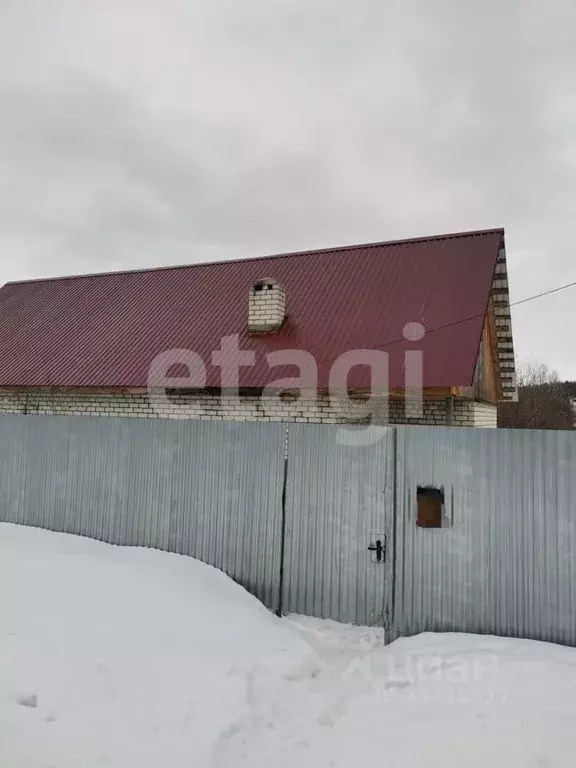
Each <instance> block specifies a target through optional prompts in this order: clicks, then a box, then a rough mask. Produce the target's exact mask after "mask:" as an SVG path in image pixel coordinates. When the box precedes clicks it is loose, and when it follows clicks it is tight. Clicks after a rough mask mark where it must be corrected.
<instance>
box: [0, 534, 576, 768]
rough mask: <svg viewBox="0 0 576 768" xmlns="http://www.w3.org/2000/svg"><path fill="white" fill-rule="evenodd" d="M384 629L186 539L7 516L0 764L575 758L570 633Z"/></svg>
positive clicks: (398, 764)
mask: <svg viewBox="0 0 576 768" xmlns="http://www.w3.org/2000/svg"><path fill="white" fill-rule="evenodd" d="M382 639H383V638H382V636H381V633H380V632H379V631H378V630H368V629H362V628H358V627H350V626H344V625H339V624H336V623H334V622H327V621H319V620H314V619H307V618H303V617H298V616H292V617H289V618H287V619H284V620H279V619H277V618H275V617H274V616H272V615H271V614H269V613H268V612H267V611H266V610H265V609H264V608H263V607H262V606H261V605H260V604H259V603H258V602H257V601H256V600H255V599H254V598H252V597H251V596H250V595H248V594H247V593H246V592H245V591H244V590H243V589H242V588H241V587H239V586H238V585H236V584H234V583H233V582H232V581H230V580H229V579H228V578H227V577H225V576H224V575H223V574H221V573H220V572H219V571H216V570H215V569H213V568H210V567H208V566H205V565H203V564H201V563H199V562H197V561H194V560H191V559H188V558H184V557H180V556H178V555H170V554H166V553H161V552H156V551H153V550H143V549H122V548H118V547H111V546H108V545H105V544H101V543H98V542H94V541H90V540H88V539H82V538H77V537H72V536H66V535H62V534H54V533H49V532H46V531H40V530H36V529H25V528H19V527H16V526H11V525H0V766H2V768H17V767H22V768H24V766H25V767H26V768H39V767H40V766H42V768H68V766H70V767H71V766H74V768H77V766H82V767H83V768H93V767H95V766H110V767H114V768H115V767H116V766H117V767H118V768H120V767H121V768H127V766H139V768H148V767H149V766H150V767H151V766H154V768H157V766H160V765H161V766H164V765H165V766H170V768H180V766H186V767H187V768H189V767H190V766H201V767H204V766H216V767H218V766H251V768H264V767H266V768H268V767H274V766H291V767H292V766H297V768H309V767H310V768H311V767H312V766H314V768H323V767H324V766H326V768H328V766H330V767H331V768H340V767H343V766H346V768H349V766H351V765H365V764H366V765H367V764H368V763H369V761H370V763H374V764H379V765H389V766H392V767H393V768H404V767H406V768H408V767H410V768H412V767H413V766H418V767H419V768H429V767H432V766H434V767H435V766H438V767H439V766H442V768H451V766H459V767H460V766H463V765H465V766H466V767H467V768H475V767H476V766H483V768H484V767H485V766H486V765H490V767H491V768H498V767H499V766H502V767H504V766H506V768H529V767H530V766H535V767H536V766H537V767H538V768H550V767H552V766H563V767H564V766H571V765H573V764H574V760H575V758H574V734H573V727H572V723H573V721H574V717H575V713H576V650H572V649H568V648H561V647H558V646H553V645H547V644H544V643H534V642H529V641H518V640H506V639H499V638H492V637H485V638H481V637H474V636H470V635H431V634H426V635H421V636H419V637H416V638H409V639H401V640H398V641H397V642H395V643H393V644H392V645H391V646H388V647H384V646H383V643H382Z"/></svg>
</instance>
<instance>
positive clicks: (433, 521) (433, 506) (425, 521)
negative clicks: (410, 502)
mask: <svg viewBox="0 0 576 768" xmlns="http://www.w3.org/2000/svg"><path fill="white" fill-rule="evenodd" d="M416 499H417V502H418V517H417V518H416V525H417V526H419V527H420V528H442V520H443V517H444V490H443V489H442V488H430V487H422V486H420V485H419V486H418V490H417V493H416Z"/></svg>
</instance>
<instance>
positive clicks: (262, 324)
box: [248, 279, 286, 331]
mask: <svg viewBox="0 0 576 768" xmlns="http://www.w3.org/2000/svg"><path fill="white" fill-rule="evenodd" d="M260 282H261V283H264V284H263V285H262V287H261V290H257V289H256V288H257V286H258V285H259V283H257V284H256V286H254V287H253V288H252V290H251V291H250V298H249V300H248V328H249V330H251V331H266V330H274V329H277V328H280V326H281V325H282V323H283V321H284V315H285V310H286V294H285V291H284V288H283V286H281V285H280V284H279V283H278V282H277V281H276V280H273V279H270V280H264V281H260ZM269 286H271V287H269Z"/></svg>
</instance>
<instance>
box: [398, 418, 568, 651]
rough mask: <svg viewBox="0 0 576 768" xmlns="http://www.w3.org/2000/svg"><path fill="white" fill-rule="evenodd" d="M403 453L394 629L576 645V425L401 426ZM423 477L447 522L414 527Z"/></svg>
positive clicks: (399, 441) (399, 442) (399, 438)
mask: <svg viewBox="0 0 576 768" xmlns="http://www.w3.org/2000/svg"><path fill="white" fill-rule="evenodd" d="M397 460H398V465H397V476H398V489H397V499H398V507H397V509H398V519H397V585H396V595H397V601H396V617H397V624H398V629H399V630H400V631H401V632H403V633H406V634H413V633H417V632H421V631H425V630H437V631H458V632H482V633H493V634H501V635H510V636H519V637H529V638H533V639H540V640H549V641H555V642H561V643H568V644H576V588H575V586H574V584H575V570H574V569H575V566H576V433H573V432H528V431H520V430H490V429H484V430H483V429H450V428H437V427H434V428H428V427H416V428H398V456H397ZM419 485H421V486H425V485H432V486H436V487H443V488H444V491H445V511H446V515H447V517H448V519H449V523H450V527H449V528H442V529H422V528H418V527H417V526H416V513H417V505H416V491H417V487H418V486H419Z"/></svg>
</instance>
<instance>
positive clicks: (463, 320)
mask: <svg viewBox="0 0 576 768" xmlns="http://www.w3.org/2000/svg"><path fill="white" fill-rule="evenodd" d="M574 287H576V280H575V281H574V282H572V283H566V284H565V285H560V286H558V287H557V288H551V289H550V290H548V291H543V292H542V293H535V294H534V295H533V296H527V297H526V298H525V299H520V300H519V301H514V302H511V303H509V304H508V307H517V306H519V305H520V304H527V303H528V302H529V301H535V300H536V299H542V298H543V297H544V296H550V295H551V294H553V293H559V292H560V291H565V290H567V289H568V288H574ZM485 315H486V312H481V313H478V314H476V315H470V316H469V317H463V318H461V319H460V320H453V321H452V322H450V323H445V324H444V325H438V326H436V327H435V328H430V329H428V328H426V329H425V336H428V335H429V334H431V333H435V332H436V331H443V330H444V329H446V328H451V327H452V326H455V325H462V324H463V323H468V322H470V321H471V320H477V319H478V318H480V317H484V316H485ZM406 341H409V339H406V337H404V336H402V337H401V338H398V339H393V340H392V341H388V342H386V344H376V345H375V346H374V347H371V348H372V349H386V347H391V346H393V345H394V344H401V343H402V342H406ZM318 362H323V363H326V362H329V361H328V360H322V361H318Z"/></svg>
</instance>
